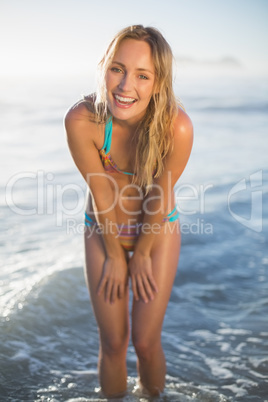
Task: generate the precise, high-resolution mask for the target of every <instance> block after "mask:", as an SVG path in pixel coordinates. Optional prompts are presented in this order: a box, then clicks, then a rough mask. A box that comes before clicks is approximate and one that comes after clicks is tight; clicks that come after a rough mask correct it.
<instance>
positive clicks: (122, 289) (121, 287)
mask: <svg viewBox="0 0 268 402" xmlns="http://www.w3.org/2000/svg"><path fill="white" fill-rule="evenodd" d="M126 286H127V285H124V283H120V285H119V287H118V298H119V299H123V297H124V294H125V291H126V289H125V288H126Z"/></svg>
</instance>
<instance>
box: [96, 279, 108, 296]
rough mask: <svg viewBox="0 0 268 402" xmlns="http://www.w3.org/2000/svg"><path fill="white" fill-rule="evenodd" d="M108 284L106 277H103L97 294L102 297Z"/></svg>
mask: <svg viewBox="0 0 268 402" xmlns="http://www.w3.org/2000/svg"><path fill="white" fill-rule="evenodd" d="M106 282H107V278H106V277H105V276H103V277H102V278H101V280H100V283H99V286H98V290H97V294H98V295H99V296H100V295H101V294H102V293H103V290H104V288H105V285H106Z"/></svg>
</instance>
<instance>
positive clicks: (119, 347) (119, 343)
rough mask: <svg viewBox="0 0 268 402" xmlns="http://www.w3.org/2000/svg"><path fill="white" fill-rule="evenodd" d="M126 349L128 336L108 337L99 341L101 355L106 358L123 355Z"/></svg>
mask: <svg viewBox="0 0 268 402" xmlns="http://www.w3.org/2000/svg"><path fill="white" fill-rule="evenodd" d="M127 347H128V335H127V334H124V335H121V336H119V335H112V334H111V335H110V336H107V337H105V338H102V339H101V350H102V353H103V354H105V355H108V356H119V355H121V354H125V353H126V351H127Z"/></svg>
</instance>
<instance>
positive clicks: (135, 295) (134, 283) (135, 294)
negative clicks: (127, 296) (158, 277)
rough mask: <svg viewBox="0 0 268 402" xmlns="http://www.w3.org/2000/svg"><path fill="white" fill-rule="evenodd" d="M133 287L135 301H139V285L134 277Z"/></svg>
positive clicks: (132, 280) (132, 278)
mask: <svg viewBox="0 0 268 402" xmlns="http://www.w3.org/2000/svg"><path fill="white" fill-rule="evenodd" d="M131 286H132V292H133V296H134V299H135V300H136V301H138V300H139V295H138V290H137V284H136V279H135V276H134V275H133V276H132V277H131Z"/></svg>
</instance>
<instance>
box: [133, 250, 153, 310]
mask: <svg viewBox="0 0 268 402" xmlns="http://www.w3.org/2000/svg"><path fill="white" fill-rule="evenodd" d="M128 268H129V272H130V276H131V283H132V290H133V295H134V298H135V300H137V301H138V300H140V298H141V299H142V300H143V301H144V302H145V303H148V301H149V300H153V299H154V292H158V288H157V285H156V283H155V280H154V277H153V272H152V260H151V257H150V256H145V255H142V254H140V253H139V252H134V254H133V256H132V257H131V259H130V260H129V263H128Z"/></svg>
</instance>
